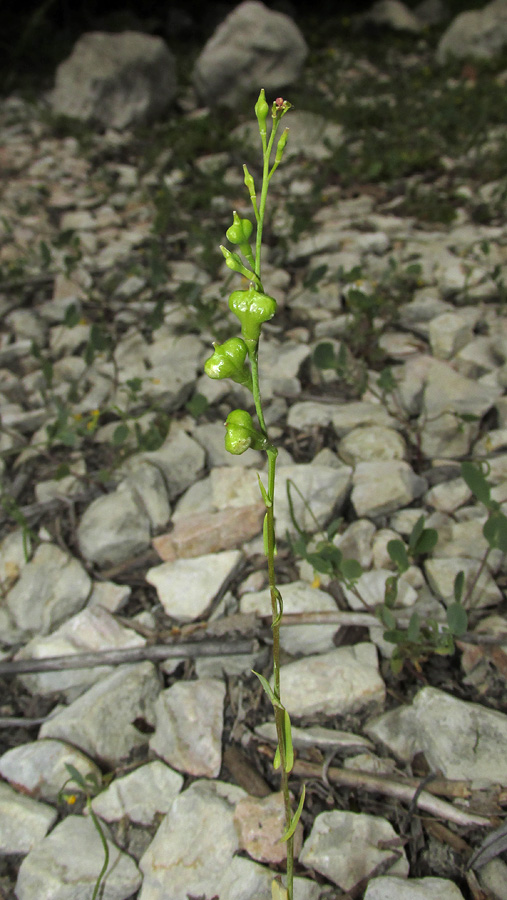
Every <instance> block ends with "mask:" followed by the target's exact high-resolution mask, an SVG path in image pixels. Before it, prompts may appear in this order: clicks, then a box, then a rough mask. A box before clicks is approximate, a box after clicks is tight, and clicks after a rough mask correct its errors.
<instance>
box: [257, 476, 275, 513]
mask: <svg viewBox="0 0 507 900" xmlns="http://www.w3.org/2000/svg"><path fill="white" fill-rule="evenodd" d="M257 481H258V482H259V490H260V492H261V494H262V499H263V500H264V505H265V506H266V507H267V509H269V508H270V507H271V506H273V504H272V502H271V500H270V499H269V497H268V492H267V490H266V488H265V487H264V485H263V483H262V481H261V476H260V475H259V473H258V472H257Z"/></svg>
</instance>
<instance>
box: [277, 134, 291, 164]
mask: <svg viewBox="0 0 507 900" xmlns="http://www.w3.org/2000/svg"><path fill="white" fill-rule="evenodd" d="M288 137H289V129H288V128H284V130H283V131H282V133H281V135H280V139H279V141H278V144H277V146H276V155H275V165H278V164H279V163H280V162H281V159H282V156H283V151H284V150H285V145H286V143H287V138H288Z"/></svg>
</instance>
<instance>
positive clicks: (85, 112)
mask: <svg viewBox="0 0 507 900" xmlns="http://www.w3.org/2000/svg"><path fill="white" fill-rule="evenodd" d="M175 92H176V73H175V63H174V57H173V55H172V53H171V52H170V50H169V48H168V47H167V45H166V44H165V43H164V41H163V40H162V39H161V38H159V37H153V36H151V35H148V34H140V33H137V32H133V31H123V32H121V33H119V34H109V33H102V32H88V33H86V34H83V35H81V37H80V38H79V39H78V41H77V42H76V44H75V45H74V48H73V50H72V53H71V55H70V56H69V57H68V59H66V60H64V62H62V63H60V65H59V66H58V69H57V71H56V83H55V88H54V91H53V93H52V95H51V105H52V108H53V112H54V113H56V114H57V115H64V116H72V117H74V118H77V119H81V120H82V121H85V122H98V123H99V124H100V125H103V126H104V127H106V128H118V129H123V128H127V127H129V126H131V125H133V124H135V123H138V122H143V121H146V120H148V119H151V118H154V117H156V116H158V115H160V114H161V113H162V112H163V111H164V110H165V109H166V108H167V107H168V105H169V103H170V102H171V100H172V98H173V96H174V94H175Z"/></svg>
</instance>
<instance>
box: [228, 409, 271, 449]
mask: <svg viewBox="0 0 507 900" xmlns="http://www.w3.org/2000/svg"><path fill="white" fill-rule="evenodd" d="M225 428H226V433H225V449H226V450H227V451H228V452H229V453H233V454H234V455H235V456H239V455H240V454H241V453H244V452H245V450H248V449H249V448H250V447H251V448H252V449H253V450H263V449H265V447H266V445H267V439H266V438H265V437H264V435H263V434H261V432H260V431H257V429H256V428H254V424H253V420H252V417H251V415H250V413H248V412H247V411H246V410H245V409H233V410H232V412H230V413H229V415H228V416H227V420H226V423H225Z"/></svg>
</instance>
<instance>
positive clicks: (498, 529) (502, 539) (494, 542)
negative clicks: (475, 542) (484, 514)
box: [482, 509, 507, 553]
mask: <svg viewBox="0 0 507 900" xmlns="http://www.w3.org/2000/svg"><path fill="white" fill-rule="evenodd" d="M482 533H483V535H484V537H485V538H486V540H487V542H488V544H489V546H490V547H491V549H492V550H501V552H502V553H507V516H505V515H504V514H503V512H500V510H499V509H495V510H493V512H492V513H491V514H490V516H489V518H488V519H487V520H486V522H485V523H484V527H483V529H482Z"/></svg>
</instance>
